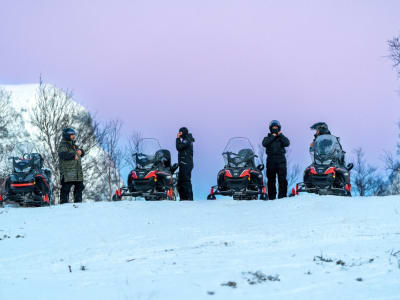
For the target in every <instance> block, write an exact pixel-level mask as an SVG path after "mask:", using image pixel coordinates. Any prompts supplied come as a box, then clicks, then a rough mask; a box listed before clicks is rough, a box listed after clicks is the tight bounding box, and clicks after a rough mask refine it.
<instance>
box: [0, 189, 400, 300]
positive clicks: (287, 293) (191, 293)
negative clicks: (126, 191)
mask: <svg viewBox="0 0 400 300" xmlns="http://www.w3.org/2000/svg"><path fill="white" fill-rule="evenodd" d="M0 253H1V255H0V299H2V300H3V299H4V300H8V299H16V300H17V299H18V300H28V299H29V300H32V299H40V300H54V299H57V300H64V299H65V300H72V299H73V300H80V299H82V300H92V299H93V300H99V299H112V300H120V299H121V300H125V299H134V300H141V299H143V300H144V299H146V300H147V299H152V300H180V299H182V300H197V299H216V300H217V299H218V300H226V299H229V300H235V299H238V300H239V299H240V300H243V299H246V300H247V299H248V300H258V299H259V300H265V299H270V300H294V299H295V300H321V299H323V300H338V299H340V300H366V299H370V300H372V299H374V300H378V299H379V300H381V299H391V300H395V299H400V196H391V197H365V198H364V197H354V198H347V197H333V196H312V195H305V196H299V197H294V198H290V199H282V200H276V201H233V200H217V201H194V202H171V201H163V202H144V201H137V202H136V201H121V202H113V203H111V202H99V203H84V204H79V205H72V204H68V205H63V206H54V207H50V208H49V207H44V208H7V207H6V208H3V209H1V208H0Z"/></svg>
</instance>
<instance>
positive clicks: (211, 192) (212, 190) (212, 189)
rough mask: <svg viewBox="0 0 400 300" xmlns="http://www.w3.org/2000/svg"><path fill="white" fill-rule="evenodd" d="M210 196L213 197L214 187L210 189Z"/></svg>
mask: <svg viewBox="0 0 400 300" xmlns="http://www.w3.org/2000/svg"><path fill="white" fill-rule="evenodd" d="M210 195H214V187H211V191H210Z"/></svg>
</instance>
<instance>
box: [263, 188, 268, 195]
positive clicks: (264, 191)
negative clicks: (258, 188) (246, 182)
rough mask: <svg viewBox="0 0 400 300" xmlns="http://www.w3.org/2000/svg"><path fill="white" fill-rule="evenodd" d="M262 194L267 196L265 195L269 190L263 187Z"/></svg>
mask: <svg viewBox="0 0 400 300" xmlns="http://www.w3.org/2000/svg"><path fill="white" fill-rule="evenodd" d="M262 193H263V194H264V195H265V194H267V188H266V187H265V186H263V188H262Z"/></svg>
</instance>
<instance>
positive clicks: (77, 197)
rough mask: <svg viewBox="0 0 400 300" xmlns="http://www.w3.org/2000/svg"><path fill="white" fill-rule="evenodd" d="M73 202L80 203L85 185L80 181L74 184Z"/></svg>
mask: <svg viewBox="0 0 400 300" xmlns="http://www.w3.org/2000/svg"><path fill="white" fill-rule="evenodd" d="M74 185H75V187H74V202H75V203H79V202H82V192H83V190H84V189H85V185H84V184H83V182H82V181H76V182H74Z"/></svg>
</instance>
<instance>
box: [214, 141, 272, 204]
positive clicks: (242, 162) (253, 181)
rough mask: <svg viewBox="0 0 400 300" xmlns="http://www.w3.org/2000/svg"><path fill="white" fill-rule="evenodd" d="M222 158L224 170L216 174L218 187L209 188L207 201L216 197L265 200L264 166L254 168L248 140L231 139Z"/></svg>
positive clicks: (252, 154) (253, 155)
mask: <svg viewBox="0 0 400 300" xmlns="http://www.w3.org/2000/svg"><path fill="white" fill-rule="evenodd" d="M222 156H223V158H224V161H225V166H224V168H223V169H222V170H221V171H219V172H218V175H217V182H218V185H216V186H213V187H211V191H210V194H209V195H208V196H207V199H208V200H215V199H216V196H217V195H222V196H228V197H233V199H234V200H256V199H258V198H259V197H260V199H263V200H266V199H267V191H266V188H265V186H264V185H263V174H262V171H263V170H264V165H263V164H260V165H258V166H257V167H256V164H255V158H256V157H258V156H257V155H255V154H254V148H253V146H252V145H251V143H250V141H249V139H247V138H244V137H234V138H231V139H230V140H229V141H228V143H227V145H226V147H225V149H224V151H223V153H222Z"/></svg>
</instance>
